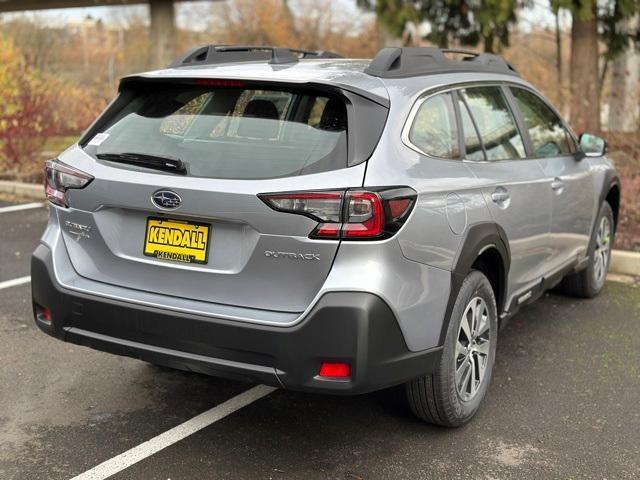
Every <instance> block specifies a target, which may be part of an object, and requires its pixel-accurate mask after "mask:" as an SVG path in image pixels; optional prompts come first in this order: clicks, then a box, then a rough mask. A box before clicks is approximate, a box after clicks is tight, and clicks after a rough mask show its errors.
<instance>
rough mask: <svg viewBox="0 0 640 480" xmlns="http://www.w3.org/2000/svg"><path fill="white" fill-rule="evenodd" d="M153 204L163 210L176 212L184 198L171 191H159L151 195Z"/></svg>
mask: <svg viewBox="0 0 640 480" xmlns="http://www.w3.org/2000/svg"><path fill="white" fill-rule="evenodd" d="M151 201H152V202H153V204H154V205H155V206H156V207H158V208H161V209H163V210H175V209H176V208H178V207H179V206H180V205H181V204H182V198H180V195H178V194H177V193H176V192H172V191H171V190H158V191H156V192H154V193H153V195H151Z"/></svg>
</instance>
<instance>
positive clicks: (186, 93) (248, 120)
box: [85, 85, 348, 179]
mask: <svg viewBox="0 0 640 480" xmlns="http://www.w3.org/2000/svg"><path fill="white" fill-rule="evenodd" d="M97 137H98V138H99V139H100V140H99V141H89V143H88V144H87V145H86V146H85V149H86V150H87V152H88V153H90V154H92V155H94V156H97V155H100V154H121V153H140V154H147V155H156V156H161V157H169V158H175V159H180V160H182V161H183V162H184V163H185V165H186V168H187V172H188V173H187V174H188V175H190V176H195V177H209V178H230V179H231V178H234V179H264V178H276V177H284V176H294V175H302V174H307V173H316V172H322V171H328V170H335V169H339V168H345V167H346V166H347V160H348V159H347V110H346V106H345V101H344V100H343V99H342V98H341V97H338V96H333V95H332V94H327V93H325V92H319V91H318V92H313V91H309V90H305V91H295V90H276V89H274V90H269V89H259V88H212V87H200V86H195V85H194V86H189V85H174V86H168V85H166V86H159V85H154V86H153V87H152V88H147V90H145V91H138V92H137V93H136V94H134V95H133V96H132V97H131V99H130V101H128V103H127V104H126V105H125V106H124V107H123V108H121V109H120V110H119V111H117V112H115V113H114V114H112V118H109V119H107V121H106V123H105V125H104V126H103V127H102V128H101V132H100V135H98V136H97ZM94 138H96V137H94ZM114 166H120V167H122V168H134V169H144V167H133V166H130V165H126V166H124V165H122V164H118V165H116V164H114Z"/></svg>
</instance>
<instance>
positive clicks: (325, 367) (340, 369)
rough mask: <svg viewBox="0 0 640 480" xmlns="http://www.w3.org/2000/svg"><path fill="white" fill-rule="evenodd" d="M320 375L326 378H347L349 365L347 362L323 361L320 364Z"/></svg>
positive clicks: (349, 374) (349, 373)
mask: <svg viewBox="0 0 640 480" xmlns="http://www.w3.org/2000/svg"><path fill="white" fill-rule="evenodd" d="M320 376H321V377H326V378H349V377H350V376H351V365H349V364H348V363H327V362H325V363H323V364H322V365H321V366H320Z"/></svg>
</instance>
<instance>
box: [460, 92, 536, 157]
mask: <svg viewBox="0 0 640 480" xmlns="http://www.w3.org/2000/svg"><path fill="white" fill-rule="evenodd" d="M460 94H461V95H462V98H463V100H464V102H465V103H466V104H467V105H468V106H469V110H470V112H471V115H472V116H473V118H474V120H475V122H476V125H477V126H478V131H479V133H480V138H481V139H482V143H483V144H484V148H485V151H486V153H487V160H509V159H518V158H524V157H525V156H526V154H525V151H524V143H523V141H522V136H521V135H520V132H519V131H518V127H517V125H516V122H515V119H514V118H513V114H512V113H511V110H510V109H509V106H508V104H507V100H506V99H505V97H504V95H503V93H502V90H501V89H500V88H499V87H473V88H465V89H463V90H460Z"/></svg>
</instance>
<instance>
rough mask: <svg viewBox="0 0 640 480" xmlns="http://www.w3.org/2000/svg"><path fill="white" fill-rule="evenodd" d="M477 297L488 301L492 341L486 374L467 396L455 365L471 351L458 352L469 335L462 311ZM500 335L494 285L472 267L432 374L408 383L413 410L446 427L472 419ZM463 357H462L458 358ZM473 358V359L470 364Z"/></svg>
mask: <svg viewBox="0 0 640 480" xmlns="http://www.w3.org/2000/svg"><path fill="white" fill-rule="evenodd" d="M477 298H480V299H482V300H483V301H484V305H486V312H487V321H488V327H489V332H490V337H489V340H490V343H489V346H488V354H487V355H486V364H485V365H486V366H485V370H484V376H483V377H481V381H480V383H479V387H478V388H477V391H476V393H475V395H474V396H473V397H472V398H469V399H464V398H463V396H462V395H461V393H460V391H459V389H458V387H457V385H456V367H457V366H458V365H460V366H462V364H463V363H465V364H466V363H467V359H468V358H471V354H468V353H462V354H456V346H457V344H458V342H459V336H460V337H461V338H464V337H465V336H466V335H464V332H463V330H461V323H462V321H463V315H465V313H466V312H467V307H469V306H470V302H471V301H472V300H473V301H475V302H477ZM497 335H498V316H497V309H496V300H495V295H494V292H493V289H492V288H491V284H490V283H489V280H488V279H487V277H486V276H485V275H484V274H483V273H481V272H479V271H472V272H471V273H470V274H469V275H467V277H466V278H465V280H464V282H463V283H462V287H461V288H460V291H459V292H458V296H457V298H456V302H455V304H454V307H453V309H452V311H451V317H450V318H449V327H448V329H447V337H446V339H445V342H444V348H443V351H442V357H441V359H440V363H439V364H438V366H437V368H436V370H435V371H434V372H433V373H432V374H431V375H426V376H424V377H420V378H417V379H415V380H412V381H410V382H408V383H407V384H406V387H405V390H406V395H407V400H408V402H409V406H410V407H411V410H412V411H413V413H414V414H415V415H416V416H417V417H418V418H420V419H422V420H424V421H426V422H429V423H433V424H436V425H441V426H445V427H459V426H461V425H463V424H465V423H467V422H468V421H469V420H471V418H472V417H473V416H474V415H475V414H476V412H477V411H478V409H479V408H480V405H481V403H482V400H483V398H484V397H485V394H486V392H487V389H488V387H489V384H490V383H491V376H492V372H493V365H494V362H495V355H496V344H497ZM462 343H464V342H462ZM464 352H466V350H465V351H464ZM461 355H462V356H461ZM465 355H466V356H465ZM461 358H462V361H460V362H459V359H461ZM483 358H484V357H483ZM476 361H478V360H476ZM472 362H473V360H472V361H471V363H470V365H471V364H472Z"/></svg>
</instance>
